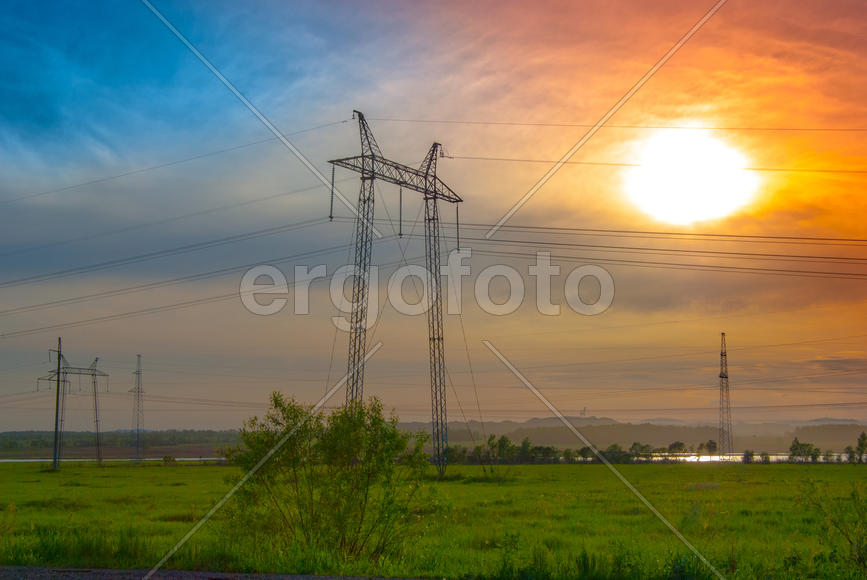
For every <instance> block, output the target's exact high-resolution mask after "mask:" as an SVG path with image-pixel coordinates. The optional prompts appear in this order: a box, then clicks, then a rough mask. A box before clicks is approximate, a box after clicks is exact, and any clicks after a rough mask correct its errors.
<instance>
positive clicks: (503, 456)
mask: <svg viewBox="0 0 867 580" xmlns="http://www.w3.org/2000/svg"><path fill="white" fill-rule="evenodd" d="M514 447H515V446H514V445H512V441H511V440H510V439H509V438H508V437H506V436H505V435H500V438H499V439H497V456H498V457H499V458H500V461H502V462H503V463H507V462H511V461H512V456H513V455H514Z"/></svg>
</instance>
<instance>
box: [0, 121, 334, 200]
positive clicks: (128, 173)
mask: <svg viewBox="0 0 867 580" xmlns="http://www.w3.org/2000/svg"><path fill="white" fill-rule="evenodd" d="M348 120H349V119H344V120H341V121H333V122H331V123H325V124H323V125H317V126H315V127H310V128H307V129H302V130H300V131H295V132H294V133H287V135H289V136H292V135H300V134H302V133H308V132H310V131H316V130H318V129H324V128H326V127H332V126H334V125H340V124H342V123H346V122H347V121H348ZM271 141H277V138H276V137H269V138H267V139H260V140H258V141H251V142H249V143H244V144H242V145H235V146H234V147H227V148H225V149H218V150H216V151H209V152H208V153H201V154H199V155H193V156H192V157H185V158H183V159H177V160H175V161H168V162H165V163H160V164H157V165H151V166H149V167H142V168H140V169H133V170H131V171H125V172H123V173H118V174H115V175H109V176H107V177H100V178H99V179H92V180H90V181H83V182H81V183H75V184H72V185H65V186H63V187H58V188H55V189H49V190H47V191H40V192H37V193H29V194H26V195H22V196H19V197H13V198H10V199H0V205H2V204H6V203H15V202H17V201H22V200H25V199H33V198H35V197H42V196H45V195H51V194H52V193H60V192H61V191H67V190H70V189H77V188H79V187H85V186H87V185H96V184H99V183H105V182H106V181H112V180H115V179H120V178H122V177H129V176H131V175H138V174H140V173H145V172H148V171H155V170H157V169H164V168H166V167H172V166H174V165H180V164H182V163H188V162H190V161H197V160H199V159H204V158H206V157H212V156H214V155H222V154H223V153H229V152H231V151H237V150H239V149H245V148H247V147H253V146H254V145H261V144H262V143H269V142H271Z"/></svg>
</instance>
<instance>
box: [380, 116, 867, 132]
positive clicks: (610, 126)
mask: <svg viewBox="0 0 867 580" xmlns="http://www.w3.org/2000/svg"><path fill="white" fill-rule="evenodd" d="M371 121H385V122H389V123H425V124H436V125H482V126H497V125H500V126H506V127H578V128H582V129H589V128H591V127H593V126H594V125H593V124H590V123H528V122H513V121H467V120H449V119H401V118H393V117H371ZM603 128H604V129H681V130H687V131H785V132H802V133H812V132H829V133H864V132H867V128H863V129H862V128H856V127H738V126H729V127H725V126H714V127H697V126H693V125H623V124H612V123H606V124H605V125H604V126H603Z"/></svg>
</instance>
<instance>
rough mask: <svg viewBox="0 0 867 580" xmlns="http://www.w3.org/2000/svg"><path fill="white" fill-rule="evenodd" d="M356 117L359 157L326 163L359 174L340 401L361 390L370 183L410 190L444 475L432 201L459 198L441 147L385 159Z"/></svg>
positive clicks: (437, 458)
mask: <svg viewBox="0 0 867 580" xmlns="http://www.w3.org/2000/svg"><path fill="white" fill-rule="evenodd" d="M353 114H354V115H355V116H356V117H357V118H358V129H359V133H360V135H361V155H356V156H354V157H344V158H341V159H334V160H331V161H329V163H331V164H332V165H334V166H335V167H343V168H344V169H349V170H351V171H355V172H357V173H360V174H361V190H360V192H359V194H358V214H357V219H356V222H355V264H354V266H355V272H354V273H355V276H354V278H353V282H352V302H353V309H352V314H351V316H350V330H349V332H350V334H349V360H348V363H347V364H348V370H347V375H348V379H347V383H346V403H347V404H349V403H351V402H353V401H361V400H362V399H363V393H364V358H365V355H366V353H367V343H366V340H367V303H368V285H369V281H370V261H371V254H372V246H373V236H372V234H373V216H374V212H373V198H374V182H375V181H376V180H377V179H379V180H381V181H385V182H387V183H392V184H394V185H397V186H400V187H401V188H406V189H411V190H413V191H417V192H419V193H421V194H422V196H423V199H424V223H425V260H426V265H427V270H428V302H429V304H428V310H427V315H428V316H427V318H428V339H429V350H430V353H429V354H430V379H431V416H432V423H433V445H434V463H435V464H436V466H437V470H438V471H439V473H440V475H442V474H444V473H445V468H446V448H447V445H448V433H447V424H446V386H445V381H446V370H445V354H444V350H443V312H442V288H441V283H440V258H441V256H440V232H439V230H440V223H439V208H438V205H437V203H438V201H439V200H444V201H447V202H449V203H460V202H462V201H463V200H462V199H461V198H460V197H459V196H458V195H457V194H456V193H455V192H454V191H452V189H451V188H450V187H449V186H447V185H446V184H445V183H443V182H442V180H440V179H439V178H438V177H437V174H436V172H437V158H438V157H440V155H441V152H442V145H440V144H439V143H434V144H433V145H431V148H430V150H429V151H428V153H427V156H426V157H425V159H424V161H422V164H421V166H420V167H418V168H415V167H410V166H408V165H404V164H402V163H398V162H396V161H392V160H390V159H386V158H385V157H384V156H383V155H382V151H381V150H380V149H379V145H377V143H376V139H374V137H373V132H372V131H371V130H370V127H369V126H368V124H367V121H366V120H365V118H364V115H363V114H362V113H361V112H359V111H353Z"/></svg>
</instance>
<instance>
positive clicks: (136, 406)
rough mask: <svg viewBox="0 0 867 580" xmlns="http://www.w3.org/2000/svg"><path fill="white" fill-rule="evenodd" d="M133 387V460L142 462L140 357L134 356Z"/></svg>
mask: <svg viewBox="0 0 867 580" xmlns="http://www.w3.org/2000/svg"><path fill="white" fill-rule="evenodd" d="M132 374H133V375H135V386H134V387H133V388H132V389H130V392H131V393H132V398H133V403H132V405H133V407H132V422H133V426H134V427H135V458H136V460H137V461H141V460H142V451H143V450H144V442H143V441H142V437H141V430H142V427H144V400H143V399H144V391H143V390H142V386H141V377H142V370H141V355H140V354H137V355H136V363H135V371H134V372H133V373H132Z"/></svg>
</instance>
